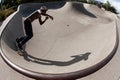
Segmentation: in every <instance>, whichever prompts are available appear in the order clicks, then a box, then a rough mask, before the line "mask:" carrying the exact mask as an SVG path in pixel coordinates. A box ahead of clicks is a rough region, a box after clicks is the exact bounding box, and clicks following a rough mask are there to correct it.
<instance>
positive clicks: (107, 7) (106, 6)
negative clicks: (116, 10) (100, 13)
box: [104, 1, 111, 11]
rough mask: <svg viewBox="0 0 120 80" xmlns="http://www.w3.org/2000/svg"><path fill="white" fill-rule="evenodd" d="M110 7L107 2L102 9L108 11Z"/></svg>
mask: <svg viewBox="0 0 120 80" xmlns="http://www.w3.org/2000/svg"><path fill="white" fill-rule="evenodd" d="M110 7H111V4H110V2H109V1H107V2H106V3H105V4H104V8H105V9H106V10H108V11H110Z"/></svg>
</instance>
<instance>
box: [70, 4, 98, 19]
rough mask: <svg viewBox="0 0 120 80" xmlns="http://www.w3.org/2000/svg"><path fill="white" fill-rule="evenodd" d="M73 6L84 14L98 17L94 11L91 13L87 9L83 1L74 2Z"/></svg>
mask: <svg viewBox="0 0 120 80" xmlns="http://www.w3.org/2000/svg"><path fill="white" fill-rule="evenodd" d="M72 7H73V10H76V11H77V12H78V13H82V14H84V15H86V16H89V17H92V18H97V17H96V16H95V15H94V14H93V13H91V12H89V11H88V10H87V9H85V7H84V5H83V4H82V3H73V4H72Z"/></svg>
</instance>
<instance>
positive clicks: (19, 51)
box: [16, 43, 25, 56]
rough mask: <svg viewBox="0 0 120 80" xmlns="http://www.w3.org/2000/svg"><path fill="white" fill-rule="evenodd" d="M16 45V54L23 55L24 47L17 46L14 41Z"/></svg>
mask: <svg viewBox="0 0 120 80" xmlns="http://www.w3.org/2000/svg"><path fill="white" fill-rule="evenodd" d="M16 47H17V51H18V54H19V55H20V56H23V55H24V53H25V50H24V49H20V48H19V47H18V45H17V43H16Z"/></svg>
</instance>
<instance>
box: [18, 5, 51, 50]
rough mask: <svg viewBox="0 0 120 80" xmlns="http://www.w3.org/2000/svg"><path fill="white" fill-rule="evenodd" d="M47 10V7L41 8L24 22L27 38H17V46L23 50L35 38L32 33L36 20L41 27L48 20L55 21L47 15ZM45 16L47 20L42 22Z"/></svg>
mask: <svg viewBox="0 0 120 80" xmlns="http://www.w3.org/2000/svg"><path fill="white" fill-rule="evenodd" d="M46 12H47V8H46V7H45V6H41V8H40V9H39V10H37V11H35V12H33V13H32V14H31V15H29V16H28V17H27V18H26V19H25V20H24V29H25V36H23V37H20V38H17V39H16V46H17V47H18V48H19V49H20V50H23V47H22V46H23V45H24V44H25V43H26V42H27V41H28V40H30V39H31V38H32V37H33V31H32V24H31V23H32V22H33V21H34V20H35V19H38V20H39V23H40V25H42V24H43V23H44V22H45V21H46V20H47V19H49V18H50V19H51V20H53V17H52V16H50V15H48V14H47V13H46ZM42 16H45V19H44V20H43V21H42V19H41V17H42Z"/></svg>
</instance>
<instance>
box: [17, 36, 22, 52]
mask: <svg viewBox="0 0 120 80" xmlns="http://www.w3.org/2000/svg"><path fill="white" fill-rule="evenodd" d="M16 46H17V47H18V48H19V49H20V50H21V51H22V50H23V47H22V44H21V43H20V41H19V39H18V38H17V39H16Z"/></svg>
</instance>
